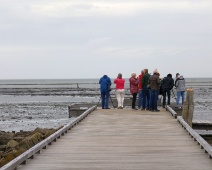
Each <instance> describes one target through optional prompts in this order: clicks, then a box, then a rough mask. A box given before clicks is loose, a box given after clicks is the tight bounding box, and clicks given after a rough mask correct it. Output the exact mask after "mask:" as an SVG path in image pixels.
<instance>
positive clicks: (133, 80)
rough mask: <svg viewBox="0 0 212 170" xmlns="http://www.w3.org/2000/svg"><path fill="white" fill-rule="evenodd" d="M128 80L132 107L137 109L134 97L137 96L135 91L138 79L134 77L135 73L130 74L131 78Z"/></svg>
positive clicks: (136, 90)
mask: <svg viewBox="0 0 212 170" xmlns="http://www.w3.org/2000/svg"><path fill="white" fill-rule="evenodd" d="M129 81H130V93H131V94H132V95H133V99H132V109H133V110H138V109H137V108H136V107H135V102H136V97H137V93H138V79H137V78H136V73H132V74H131V78H130V79H129Z"/></svg>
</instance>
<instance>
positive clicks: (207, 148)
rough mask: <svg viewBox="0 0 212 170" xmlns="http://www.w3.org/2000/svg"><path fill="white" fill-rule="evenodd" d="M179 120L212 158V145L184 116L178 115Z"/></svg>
mask: <svg viewBox="0 0 212 170" xmlns="http://www.w3.org/2000/svg"><path fill="white" fill-rule="evenodd" d="M177 120H178V121H179V122H180V124H181V125H182V126H183V127H184V128H185V129H186V130H187V131H188V132H189V134H190V135H191V136H192V137H193V138H194V139H195V140H196V141H197V142H198V143H199V144H200V145H201V146H202V147H203V149H204V150H205V151H206V152H207V153H208V154H209V156H210V158H212V147H211V146H210V145H209V144H208V143H207V142H206V141H205V140H204V139H203V138H202V137H201V136H200V135H199V134H198V133H197V132H196V131H195V130H193V129H192V128H191V127H190V126H189V125H188V124H187V123H186V122H185V121H184V120H183V118H182V116H178V117H177Z"/></svg>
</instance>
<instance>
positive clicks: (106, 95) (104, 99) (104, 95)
mask: <svg viewBox="0 0 212 170" xmlns="http://www.w3.org/2000/svg"><path fill="white" fill-rule="evenodd" d="M109 96H110V92H109V91H107V92H101V99H102V109H106V108H108V101H109Z"/></svg>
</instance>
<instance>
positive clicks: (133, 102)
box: [132, 93, 137, 109]
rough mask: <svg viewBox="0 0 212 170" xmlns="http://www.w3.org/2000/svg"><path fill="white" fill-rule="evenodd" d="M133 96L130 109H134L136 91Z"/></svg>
mask: <svg viewBox="0 0 212 170" xmlns="http://www.w3.org/2000/svg"><path fill="white" fill-rule="evenodd" d="M132 95H133V98H132V109H135V102H136V98H137V93H133V94H132Z"/></svg>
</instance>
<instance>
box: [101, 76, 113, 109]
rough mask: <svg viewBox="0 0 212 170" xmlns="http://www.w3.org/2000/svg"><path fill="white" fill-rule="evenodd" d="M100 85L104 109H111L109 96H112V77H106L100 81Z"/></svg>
mask: <svg viewBox="0 0 212 170" xmlns="http://www.w3.org/2000/svg"><path fill="white" fill-rule="evenodd" d="M99 84H100V92H101V99H102V100H101V101H102V109H110V108H109V107H108V102H109V96H110V86H111V84H112V83H111V80H110V77H108V76H107V75H104V76H103V77H101V78H100V80H99Z"/></svg>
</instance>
